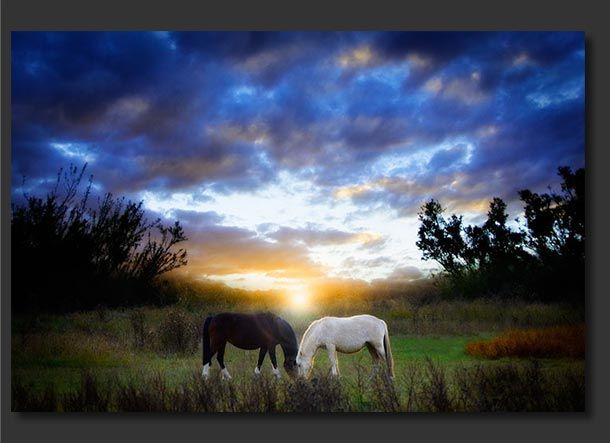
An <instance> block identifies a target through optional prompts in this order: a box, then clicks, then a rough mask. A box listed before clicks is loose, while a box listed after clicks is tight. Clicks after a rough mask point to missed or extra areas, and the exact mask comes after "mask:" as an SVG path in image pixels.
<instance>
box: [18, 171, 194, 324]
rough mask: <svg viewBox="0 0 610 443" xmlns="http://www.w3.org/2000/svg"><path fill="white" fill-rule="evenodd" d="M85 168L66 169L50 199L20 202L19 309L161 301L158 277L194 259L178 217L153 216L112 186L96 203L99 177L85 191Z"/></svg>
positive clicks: (29, 198) (28, 198) (68, 308)
mask: <svg viewBox="0 0 610 443" xmlns="http://www.w3.org/2000/svg"><path fill="white" fill-rule="evenodd" d="M85 167H86V165H85V166H84V167H83V168H81V169H80V170H79V169H77V168H76V167H75V166H71V167H70V168H69V169H68V171H66V172H63V171H61V170H60V172H59V174H58V177H57V183H56V185H55V188H54V189H53V190H52V191H51V192H50V193H49V194H47V196H46V197H44V198H41V197H36V196H31V195H25V196H24V198H25V201H24V202H23V203H13V206H12V212H11V259H12V263H13V266H12V282H13V287H12V289H13V291H12V297H13V304H12V306H13V308H14V309H15V311H17V312H21V311H30V310H32V309H40V310H43V311H76V310H80V309H93V308H94V307H96V306H98V305H100V306H119V305H138V304H143V303H158V302H159V300H158V299H156V298H155V296H157V295H158V294H157V291H154V290H152V289H153V286H154V285H153V282H154V280H155V278H156V277H157V276H159V275H161V274H164V273H166V272H168V271H170V270H172V269H174V268H177V267H180V266H183V265H185V264H186V251H185V250H184V249H178V250H175V248H174V247H175V245H177V244H178V243H180V242H183V241H184V240H186V237H185V236H184V232H183V230H182V227H181V226H180V224H179V223H178V222H176V223H175V224H174V225H170V226H168V227H166V226H164V225H163V224H162V223H161V221H160V220H159V219H157V220H154V221H148V220H147V219H146V216H145V212H144V209H143V208H142V202H139V203H135V202H132V201H128V200H126V199H125V198H116V197H114V196H113V195H111V194H109V193H108V194H106V195H105V196H104V197H103V198H99V199H98V200H97V204H91V203H90V200H91V199H90V190H91V185H92V183H91V181H90V183H89V186H88V187H86V188H85V190H84V191H83V192H82V194H81V195H80V196H79V189H80V185H81V180H82V177H83V174H84V172H85ZM60 185H63V186H60ZM60 189H61V190H62V191H61V192H60ZM32 275H35V276H36V278H32Z"/></svg>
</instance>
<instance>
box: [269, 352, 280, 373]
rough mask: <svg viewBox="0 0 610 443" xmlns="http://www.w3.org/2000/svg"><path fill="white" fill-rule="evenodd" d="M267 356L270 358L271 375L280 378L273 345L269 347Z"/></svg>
mask: <svg viewBox="0 0 610 443" xmlns="http://www.w3.org/2000/svg"><path fill="white" fill-rule="evenodd" d="M269 358H270V359H271V368H272V371H273V375H275V376H276V377H277V378H280V370H279V369H278V368H277V359H276V358H275V346H271V347H269Z"/></svg>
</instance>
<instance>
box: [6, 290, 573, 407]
mask: <svg viewBox="0 0 610 443" xmlns="http://www.w3.org/2000/svg"><path fill="white" fill-rule="evenodd" d="M260 307H261V306H256V305H249V306H239V307H236V309H233V310H257V309H259V308H260ZM227 308H230V307H228V306H224V305H210V304H208V305H207V306H206V305H199V306H197V305H193V304H192V303H189V304H180V305H178V306H175V307H167V308H138V309H126V310H106V309H98V310H97V311H91V312H83V313H73V314H66V315H38V316H31V317H20V318H15V319H14V321H13V336H12V380H13V410H60V411H61V410H104V411H106V410H108V411H119V410H162V411H167V410H169V411H176V410H179V411H202V410H203V411H335V410H339V411H342V410H351V411H480V410H509V411H510V410H583V409H584V360H583V359H566V358H562V359H557V358H556V359H548V358H546V359H540V358H537V359H530V358H499V359H494V360H488V359H482V358H477V357H473V356H471V355H469V354H467V353H466V352H465V348H466V345H467V344H468V343H471V342H477V341H481V340H486V339H491V338H494V337H495V336H497V335H499V334H501V333H502V332H503V331H505V330H507V329H515V328H528V327H546V326H554V325H562V324H570V323H578V322H581V321H582V314H581V313H579V312H576V311H574V310H573V309H571V308H569V307H567V306H561V305H541V304H523V303H521V304H516V303H512V304H499V303H491V302H483V301H473V302H436V303H432V304H426V305H423V306H410V305H407V304H403V305H401V306H397V305H395V306H393V307H388V306H381V307H380V306H370V307H369V312H373V313H374V314H375V315H377V316H379V317H381V318H383V319H384V320H386V322H387V323H388V326H389V330H390V334H391V343H392V350H393V355H394V361H395V369H396V378H395V380H394V381H393V383H389V382H388V380H386V379H385V378H384V377H381V376H379V375H378V376H376V377H373V376H372V375H371V374H372V372H371V359H370V356H369V355H368V352H366V350H364V351H361V352H360V353H357V354H352V355H345V354H340V355H339V368H340V371H341V377H340V379H339V380H333V379H331V378H329V377H328V375H327V374H328V368H329V364H328V359H327V356H326V352H325V351H324V350H320V351H319V353H318V355H317V358H316V364H315V370H314V374H313V376H312V379H311V380H310V381H307V382H303V381H295V380H292V379H290V378H289V377H288V376H287V375H286V373H285V372H283V371H282V379H281V380H279V381H276V380H274V379H272V377H271V376H270V369H271V367H270V362H269V360H268V358H267V359H266V360H265V363H264V365H263V377H262V378H255V377H254V375H253V369H254V367H255V364H256V359H257V355H258V353H257V352H256V351H243V350H240V349H237V348H235V347H233V346H230V345H229V346H228V347H227V352H226V354H225V362H226V364H227V367H228V369H229V371H230V372H231V374H232V375H233V380H232V381H229V382H227V381H221V380H219V379H217V376H216V375H215V373H217V371H218V365H217V364H216V363H215V362H214V365H213V377H212V379H211V380H210V381H208V382H207V383H204V382H203V381H202V380H201V379H200V377H199V371H200V368H201V343H200V339H199V336H198V327H199V326H200V324H201V322H202V320H203V319H204V318H205V316H206V315H207V314H208V313H213V312H219V311H221V310H231V309H227ZM363 308H364V307H363V306H352V309H350V308H349V307H345V306H344V307H342V308H341V309H335V312H334V313H340V314H343V315H347V314H350V313H352V314H353V313H357V312H358V311H359V312H363ZM364 312H366V311H364ZM278 313H279V314H280V315H282V316H283V317H284V318H286V319H287V320H288V321H289V322H290V323H291V324H292V325H293V327H294V329H295V332H296V333H297V336H298V338H299V339H300V337H301V336H302V334H303V332H304V330H305V329H306V327H307V326H308V325H309V323H310V322H311V321H312V320H314V319H316V318H319V317H320V316H321V313H320V311H316V310H311V311H310V312H305V313H296V312H291V311H290V310H284V311H281V312H278ZM170 320H171V321H170ZM176 340H178V341H176ZM278 360H279V361H280V363H281V362H283V355H282V353H281V350H280V349H279V348H278ZM261 390H262V391H261ZM211 396H212V397H214V396H215V397H214V398H217V399H223V400H222V401H220V400H218V401H217V400H213V401H212V400H210V398H212V397H211ZM100 398H101V399H100ZM102 400H103V401H102ZM202 405H203V406H202Z"/></svg>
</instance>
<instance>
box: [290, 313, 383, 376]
mask: <svg viewBox="0 0 610 443" xmlns="http://www.w3.org/2000/svg"><path fill="white" fill-rule="evenodd" d="M365 346H366V347H367V348H368V350H369V352H370V354H371V357H372V358H373V363H374V365H375V369H376V368H377V367H378V365H379V362H380V360H381V359H385V361H386V364H387V367H388V372H389V375H390V377H394V360H393V359H392V349H391V347H390V336H389V334H388V325H387V324H386V322H384V321H383V320H381V319H379V318H377V317H373V316H372V315H355V316H353V317H324V318H321V319H319V320H316V321H314V322H313V323H312V324H311V325H309V327H308V328H307V330H306V331H305V334H303V339H302V340H301V345H300V346H299V355H298V356H297V366H298V372H299V375H300V376H304V377H309V374H310V373H311V370H312V368H313V362H314V357H315V355H316V352H317V351H318V349H320V348H326V350H327V351H328V358H329V360H330V364H331V373H332V375H339V362H338V361H337V352H343V353H345V354H352V353H354V352H358V351H360V350H361V349H362V348H364V347H365Z"/></svg>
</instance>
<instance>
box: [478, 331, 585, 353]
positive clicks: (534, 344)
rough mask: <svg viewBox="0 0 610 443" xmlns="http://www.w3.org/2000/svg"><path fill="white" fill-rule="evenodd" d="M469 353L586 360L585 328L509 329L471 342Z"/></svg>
mask: <svg viewBox="0 0 610 443" xmlns="http://www.w3.org/2000/svg"><path fill="white" fill-rule="evenodd" d="M466 352H467V353H468V354H470V355H473V356H476V357H484V358H500V357H522V358H523V357H536V358H561V357H565V358H584V357H585V326H584V324H578V325H565V326H557V327H552V328H538V329H516V330H510V331H507V332H505V333H503V334H501V335H500V336H498V337H496V338H494V339H492V340H487V341H480V342H474V343H468V344H467V345H466Z"/></svg>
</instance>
